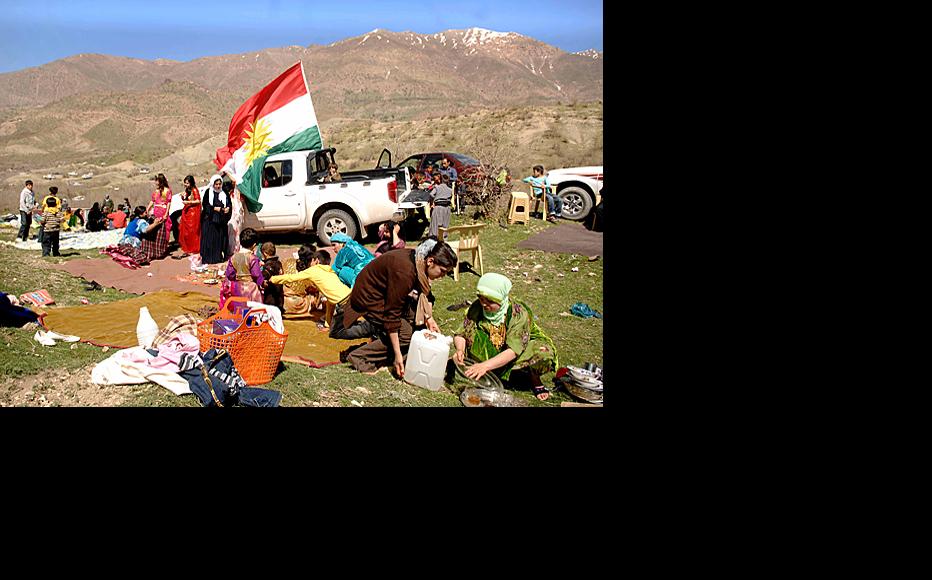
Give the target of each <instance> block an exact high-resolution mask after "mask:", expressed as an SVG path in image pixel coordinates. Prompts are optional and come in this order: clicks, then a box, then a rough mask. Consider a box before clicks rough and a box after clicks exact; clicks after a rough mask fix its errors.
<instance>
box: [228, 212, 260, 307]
mask: <svg viewBox="0 0 932 580" xmlns="http://www.w3.org/2000/svg"><path fill="white" fill-rule="evenodd" d="M258 241H259V234H258V233H257V232H256V230H254V229H252V228H246V229H244V230H243V231H241V232H240V234H239V243H240V249H239V251H238V252H236V253H235V254H233V256H231V257H230V261H229V262H227V270H226V275H225V277H224V280H223V286H221V288H220V305H219V307H220V308H223V305H224V304H225V303H226V301H227V298H231V297H233V296H240V297H242V298H246V299H248V300H251V301H253V302H262V291H261V290H259V289H260V288H262V286H263V284H264V283H265V278H263V277H262V266H261V265H260V264H259V260H258V259H257V258H256V256H255V254H253V249H254V248H255V247H256V243H258Z"/></svg>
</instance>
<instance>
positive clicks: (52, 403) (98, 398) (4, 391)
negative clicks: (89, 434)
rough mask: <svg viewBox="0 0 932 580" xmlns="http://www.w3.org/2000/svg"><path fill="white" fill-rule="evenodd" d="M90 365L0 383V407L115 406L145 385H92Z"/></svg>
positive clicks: (92, 366) (91, 367) (50, 371)
mask: <svg viewBox="0 0 932 580" xmlns="http://www.w3.org/2000/svg"><path fill="white" fill-rule="evenodd" d="M93 368H94V365H88V366H86V367H83V368H80V369H75V370H73V371H68V372H67V374H66V375H65V376H62V374H63V373H62V371H61V370H60V369H52V370H48V371H43V372H41V373H39V374H36V375H30V376H27V377H21V378H18V379H6V380H5V381H4V383H5V384H2V385H0V407H118V406H120V405H122V404H123V403H125V402H126V401H127V400H128V399H129V398H130V397H131V395H132V392H133V390H134V389H141V388H144V387H145V385H138V386H119V385H116V386H114V385H95V384H94V383H92V382H91V370H92V369H93Z"/></svg>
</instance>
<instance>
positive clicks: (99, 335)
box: [45, 266, 366, 368]
mask: <svg viewBox="0 0 932 580" xmlns="http://www.w3.org/2000/svg"><path fill="white" fill-rule="evenodd" d="M117 267H119V266H117ZM127 271H128V272H131V271H129V270H127ZM137 272H138V271H137ZM131 273H132V272H131ZM205 305H212V306H216V305H217V298H216V296H210V295H207V294H202V293H200V292H174V291H170V290H161V291H158V292H152V293H150V294H146V295H145V296H140V297H138V298H131V299H129V300H118V301H116V302H109V303H107V304H91V305H80V306H70V307H66V308H50V309H48V313H47V314H46V316H45V324H46V326H47V327H48V328H49V329H51V330H54V331H55V332H58V333H60V334H73V335H75V336H80V337H81V341H82V342H87V343H90V344H94V345H97V346H110V347H116V348H130V347H134V346H138V343H137V340H136V322H137V321H138V320H139V308H140V307H142V306H148V307H149V313H150V314H151V315H152V318H154V319H155V321H156V323H158V325H159V328H162V327H164V326H165V325H166V324H168V322H169V321H170V320H171V319H172V318H173V317H175V316H178V315H179V314H194V313H195V312H197V310H198V309H200V308H201V307H202V306H205ZM322 315H323V311H319V312H315V313H314V314H312V315H310V316H304V317H301V318H298V319H289V318H285V321H284V322H285V330H287V331H288V340H287V342H286V343H285V353H284V356H282V360H284V361H288V362H295V363H300V364H304V365H307V366H310V367H315V368H319V367H323V366H327V365H331V364H338V363H339V362H340V351H342V350H344V349H346V348H349V347H350V346H352V345H354V344H363V343H365V342H366V341H365V340H361V341H351V340H334V339H332V338H330V337H329V335H328V333H327V332H323V331H320V330H318V328H317V321H318V320H320V318H321V316H322Z"/></svg>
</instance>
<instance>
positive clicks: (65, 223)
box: [61, 207, 74, 232]
mask: <svg viewBox="0 0 932 580" xmlns="http://www.w3.org/2000/svg"><path fill="white" fill-rule="evenodd" d="M72 217H74V212H72V211H71V208H70V207H64V208H62V212H61V231H63V232H67V231H69V230H70V229H71V218H72Z"/></svg>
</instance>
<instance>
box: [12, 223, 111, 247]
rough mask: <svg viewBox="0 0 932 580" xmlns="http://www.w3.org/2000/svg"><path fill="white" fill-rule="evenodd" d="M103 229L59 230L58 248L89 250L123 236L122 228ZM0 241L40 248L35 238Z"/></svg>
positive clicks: (106, 244)
mask: <svg viewBox="0 0 932 580" xmlns="http://www.w3.org/2000/svg"><path fill="white" fill-rule="evenodd" d="M124 229H125V228H120V229H117V230H104V231H102V232H86V231H85V232H61V233H60V234H59V237H58V248H59V249H60V250H90V249H92V248H106V247H107V246H112V245H114V244H116V243H118V242H119V241H120V238H122V237H123V230H124ZM0 243H2V244H5V245H7V246H13V247H14V248H19V249H20V250H39V251H41V250H42V244H40V243H39V242H38V241H37V240H28V241H25V242H24V241H23V240H16V241H15V242H8V241H6V240H0Z"/></svg>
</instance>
